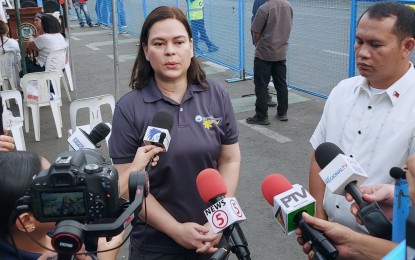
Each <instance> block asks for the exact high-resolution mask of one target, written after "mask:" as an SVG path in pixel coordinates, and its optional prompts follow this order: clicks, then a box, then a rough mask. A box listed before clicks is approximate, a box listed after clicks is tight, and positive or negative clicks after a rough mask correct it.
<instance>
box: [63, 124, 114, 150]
mask: <svg viewBox="0 0 415 260" xmlns="http://www.w3.org/2000/svg"><path fill="white" fill-rule="evenodd" d="M110 132H111V128H110V127H109V126H108V125H107V124H105V123H102V122H101V123H99V124H97V125H96V126H95V127H94V128H92V130H91V132H90V133H89V134H87V133H86V132H85V131H84V130H82V129H81V128H77V129H76V131H75V132H74V133H73V134H72V135H71V136H70V137H69V138H68V143H69V144H70V145H71V147H72V148H73V149H74V150H75V151H78V150H81V149H85V148H87V149H95V148H99V147H100V145H99V144H98V143H99V142H101V141H102V140H104V139H105V137H107V135H108V134H109V133H110Z"/></svg>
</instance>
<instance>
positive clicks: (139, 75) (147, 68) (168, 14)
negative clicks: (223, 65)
mask: <svg viewBox="0 0 415 260" xmlns="http://www.w3.org/2000/svg"><path fill="white" fill-rule="evenodd" d="M166 19H176V20H178V21H179V22H181V23H182V24H183V26H184V27H185V28H186V31H187V34H188V35H189V39H192V30H191V29H190V25H189V22H188V21H187V19H186V16H185V15H184V14H183V12H182V11H181V10H180V9H178V8H177V7H172V6H160V7H157V8H156V9H154V10H153V11H152V12H151V13H150V14H149V15H148V16H147V18H146V20H145V21H144V23H143V27H142V29H141V35H140V47H139V49H138V55H137V58H136V59H135V63H134V67H133V72H132V74H131V81H130V87H131V88H132V89H140V88H143V87H144V86H145V85H147V83H148V82H149V80H150V78H152V77H154V70H153V68H152V67H151V65H150V62H148V61H147V60H146V58H145V54H144V46H148V36H149V32H150V29H151V27H152V26H153V25H154V24H155V23H157V22H160V21H164V20H166ZM187 81H188V82H189V83H192V84H197V85H200V86H201V87H203V88H206V87H207V85H206V83H205V81H206V74H205V72H204V71H203V70H202V68H201V67H200V64H199V62H198V61H197V59H196V57H194V56H193V57H192V58H191V61H190V67H189V69H188V70H187Z"/></svg>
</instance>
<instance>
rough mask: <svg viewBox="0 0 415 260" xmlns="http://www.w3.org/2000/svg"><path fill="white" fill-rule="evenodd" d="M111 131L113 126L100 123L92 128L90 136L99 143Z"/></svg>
mask: <svg viewBox="0 0 415 260" xmlns="http://www.w3.org/2000/svg"><path fill="white" fill-rule="evenodd" d="M110 132H111V128H110V127H109V126H108V125H107V124H105V123H102V122H101V123H99V124H97V125H96V126H95V127H94V128H92V130H91V133H89V135H88V138H89V140H90V141H91V143H93V144H94V145H96V144H97V143H99V142H101V141H102V140H104V139H105V137H107V135H108V134H109V133H110Z"/></svg>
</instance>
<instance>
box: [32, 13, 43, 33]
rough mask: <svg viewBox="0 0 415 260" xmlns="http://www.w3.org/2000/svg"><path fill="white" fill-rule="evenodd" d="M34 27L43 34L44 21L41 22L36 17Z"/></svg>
mask: <svg viewBox="0 0 415 260" xmlns="http://www.w3.org/2000/svg"><path fill="white" fill-rule="evenodd" d="M33 25H34V26H35V27H36V30H37V31H38V32H42V31H43V30H42V20H40V18H39V17H37V16H35V19H34V21H33Z"/></svg>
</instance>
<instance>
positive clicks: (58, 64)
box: [45, 49, 72, 102]
mask: <svg viewBox="0 0 415 260" xmlns="http://www.w3.org/2000/svg"><path fill="white" fill-rule="evenodd" d="M65 60H66V49H61V50H57V51H53V52H51V53H49V54H48V57H47V58H46V63H45V71H58V72H59V77H60V78H61V79H62V81H63V87H64V88H65V92H66V95H67V96H68V100H69V102H71V101H72V98H71V94H70V93H69V86H68V82H67V80H66V77H65V75H64V72H63V69H64V68H65V66H66V61H65Z"/></svg>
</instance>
